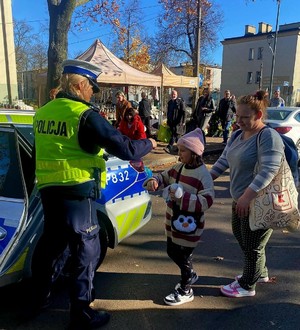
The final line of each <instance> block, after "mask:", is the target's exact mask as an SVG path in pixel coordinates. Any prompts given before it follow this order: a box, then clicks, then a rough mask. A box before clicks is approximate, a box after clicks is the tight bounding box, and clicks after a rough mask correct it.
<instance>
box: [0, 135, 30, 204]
mask: <svg viewBox="0 0 300 330" xmlns="http://www.w3.org/2000/svg"><path fill="white" fill-rule="evenodd" d="M0 196H2V197H7V198H24V191H23V180H22V174H21V169H20V165H19V157H18V147H17V145H16V139H15V134H14V132H13V131H9V130H7V131H6V130H4V131H0Z"/></svg>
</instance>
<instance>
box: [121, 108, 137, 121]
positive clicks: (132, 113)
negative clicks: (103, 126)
mask: <svg viewBox="0 0 300 330" xmlns="http://www.w3.org/2000/svg"><path fill="white" fill-rule="evenodd" d="M135 114H136V112H135V110H134V109H133V108H127V109H126V110H125V112H124V119H125V120H126V116H127V115H131V116H132V117H134V116H135Z"/></svg>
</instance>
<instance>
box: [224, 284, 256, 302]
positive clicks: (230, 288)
mask: <svg viewBox="0 0 300 330" xmlns="http://www.w3.org/2000/svg"><path fill="white" fill-rule="evenodd" d="M220 290H221V292H222V293H223V295H224V296H227V297H233V298H241V297H253V296H255V290H246V289H243V288H242V287H241V286H240V284H239V282H238V281H234V282H232V283H230V284H228V285H225V286H222V287H221V289H220Z"/></svg>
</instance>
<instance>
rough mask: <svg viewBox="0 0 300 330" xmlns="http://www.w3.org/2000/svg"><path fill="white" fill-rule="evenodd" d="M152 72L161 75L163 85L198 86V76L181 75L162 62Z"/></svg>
mask: <svg viewBox="0 0 300 330" xmlns="http://www.w3.org/2000/svg"><path fill="white" fill-rule="evenodd" d="M152 73H153V74H155V75H160V76H161V78H162V86H163V87H183V88H197V86H198V78H197V77H187V76H179V75H177V74H175V73H173V72H172V71H171V70H170V69H169V68H167V67H166V66H165V65H164V64H162V63H161V64H160V65H159V66H158V67H157V68H156V69H155V70H154V71H153V72H152Z"/></svg>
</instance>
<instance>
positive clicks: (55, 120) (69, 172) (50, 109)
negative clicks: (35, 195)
mask: <svg viewBox="0 0 300 330" xmlns="http://www.w3.org/2000/svg"><path fill="white" fill-rule="evenodd" d="M87 109H88V106H87V105H86V104H84V103H81V102H76V101H73V100H70V99H67V98H57V99H55V100H52V101H50V102H48V103H47V104H45V105H44V106H43V107H41V108H40V109H39V110H38V111H37V112H36V115H35V116H34V120H33V127H34V134H35V146H36V178H37V186H38V188H42V187H46V186H57V185H73V184H79V183H83V182H87V181H91V180H97V181H101V187H102V188H103V187H105V183H106V171H105V160H104V159H103V149H100V147H99V152H98V153H97V154H90V153H88V152H86V151H84V150H83V149H81V147H80V145H79V142H78V130H79V123H80V118H81V115H82V114H83V112H85V111H86V110H87ZM95 175H96V176H95Z"/></svg>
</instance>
